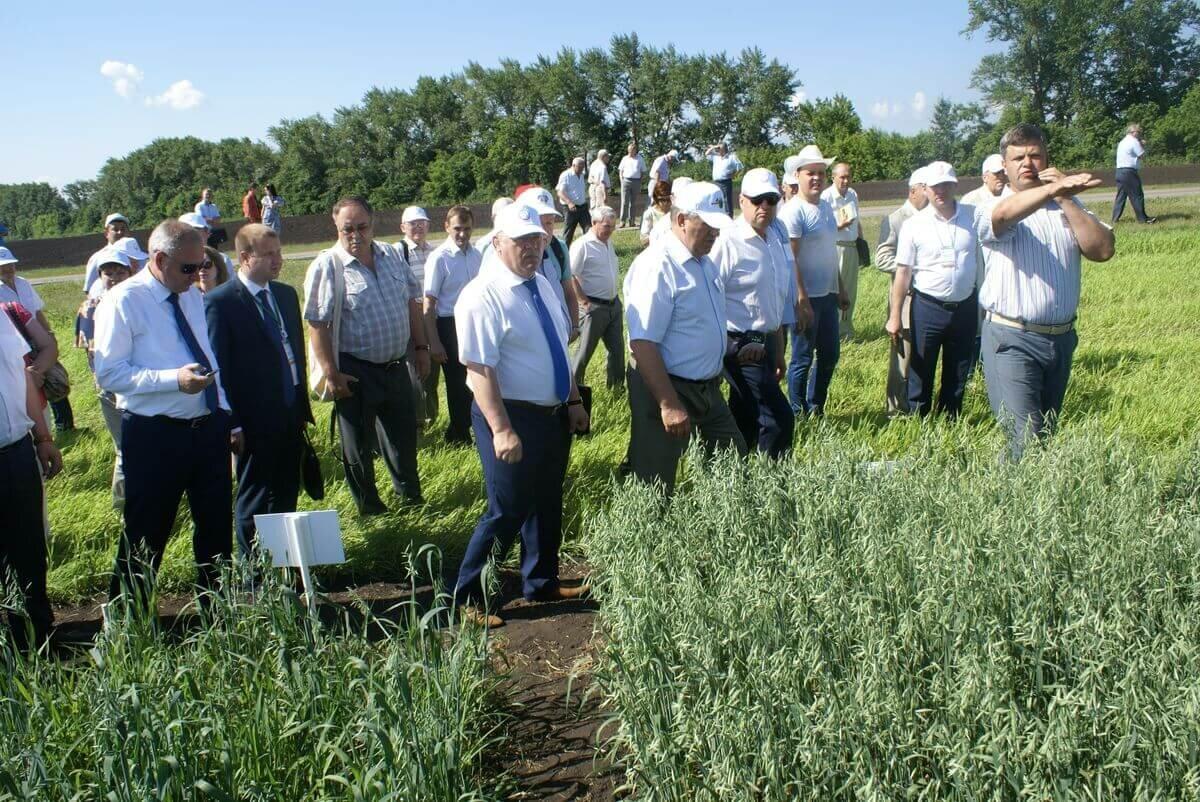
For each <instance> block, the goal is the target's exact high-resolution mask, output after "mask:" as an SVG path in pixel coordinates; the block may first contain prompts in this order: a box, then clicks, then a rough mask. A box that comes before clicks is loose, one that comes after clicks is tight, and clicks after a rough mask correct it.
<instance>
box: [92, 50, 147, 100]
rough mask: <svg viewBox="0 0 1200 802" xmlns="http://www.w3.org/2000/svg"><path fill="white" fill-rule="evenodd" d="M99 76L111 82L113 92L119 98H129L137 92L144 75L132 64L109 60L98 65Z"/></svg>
mask: <svg viewBox="0 0 1200 802" xmlns="http://www.w3.org/2000/svg"><path fill="white" fill-rule="evenodd" d="M100 74H101V75H103V76H104V77H105V78H107V79H108V80H110V81H112V85H113V91H114V92H116V93H117V94H118V95H120V96H121V97H129V96H130V95H131V94H133V93H134V91H136V90H137V87H138V84H140V83H141V82H142V79H143V78H144V77H145V75H144V74H143V73H142V71H141V70H139V69H138V68H137V67H135V66H134V65H132V64H126V63H125V62H123V61H113V60H112V59H109V60H108V61H106V62H104V63H103V64H101V65H100Z"/></svg>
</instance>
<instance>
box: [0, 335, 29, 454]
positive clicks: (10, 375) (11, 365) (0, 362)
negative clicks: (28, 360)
mask: <svg viewBox="0 0 1200 802" xmlns="http://www.w3.org/2000/svg"><path fill="white" fill-rule="evenodd" d="M28 353H29V344H28V343H26V342H25V338H24V337H22V336H21V332H19V331H17V327H16V326H14V325H13V323H12V321H11V320H9V317H8V315H7V314H0V448H3V447H4V446H10V445H12V444H13V443H15V442H17V441H18V440H20V439H21V438H22V437H24V436H25V435H27V434H29V430H30V429H32V428H33V421H31V420H30V419H29V415H27V414H26V412H25V398H26V395H25V394H26V393H27V392H28V389H27V386H26V382H27V381H28V379H26V374H25V355H26V354H28Z"/></svg>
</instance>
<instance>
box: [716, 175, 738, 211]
mask: <svg viewBox="0 0 1200 802" xmlns="http://www.w3.org/2000/svg"><path fill="white" fill-rule="evenodd" d="M713 183H714V184H716V185H717V186H718V187H720V188H721V194H722V195H724V196H725V211H726V212H727V213H728V214H730V215H732V214H733V179H732V178H718V179H717V180H715V181H713Z"/></svg>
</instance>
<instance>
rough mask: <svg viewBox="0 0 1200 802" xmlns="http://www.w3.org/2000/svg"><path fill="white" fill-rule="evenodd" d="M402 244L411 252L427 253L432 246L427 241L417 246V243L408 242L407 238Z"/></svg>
mask: <svg viewBox="0 0 1200 802" xmlns="http://www.w3.org/2000/svg"><path fill="white" fill-rule="evenodd" d="M404 242H405V243H406V244H407V245H408V247H409V250H413V251H427V250H429V249H430V248H432V247H433V246H432V245H430V244H429V240H425V244H424V245H418V244H417V243H415V242H413V241H412V240H410V239H409V238H408V237H405V238H404Z"/></svg>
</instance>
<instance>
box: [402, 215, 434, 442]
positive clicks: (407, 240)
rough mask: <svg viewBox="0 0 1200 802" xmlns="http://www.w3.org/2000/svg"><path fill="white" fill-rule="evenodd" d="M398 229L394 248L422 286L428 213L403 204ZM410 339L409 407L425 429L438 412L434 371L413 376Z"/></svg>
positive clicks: (427, 248) (428, 248)
mask: <svg viewBox="0 0 1200 802" xmlns="http://www.w3.org/2000/svg"><path fill="white" fill-rule="evenodd" d="M400 230H401V231H402V232H403V233H404V238H403V239H401V240H400V241H399V242H397V243H396V248H397V249H398V250H399V251H400V253H401V255H403V256H404V261H406V262H408V266H409V268H410V269H411V270H412V272H413V275H414V276H416V279H417V283H418V284H420V285H422V286H423V285H424V283H425V263H426V261H427V260H428V259H429V255H430V254H431V253H433V250H434V248H433V246H432V245H430V244H429V215H428V214H426V213H425V210H424V209H422V208H421V207H420V206H406V207H405V208H404V211H403V212H402V213H401V215H400ZM414 347H415V344H414V342H413V341H412V340H411V339H410V340H409V341H408V354H407V355H406V359H407V360H408V381H409V384H410V385H411V386H412V392H413V409H415V410H416V411H417V426H418V428H422V429H423V428H425V427H426V426H428V425H429V424H431V423H433V421H435V420H437V415H438V394H437V381H438V379H437V377H438V372H437V371H436V370H433V369H432V368H431V369H430V371H429V375H428V376H426V377H425V379H424V380H422V379H421V377H420V376H418V375H417V360H416V358H415V357H416V354H415V352H414V351H413V348H414Z"/></svg>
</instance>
